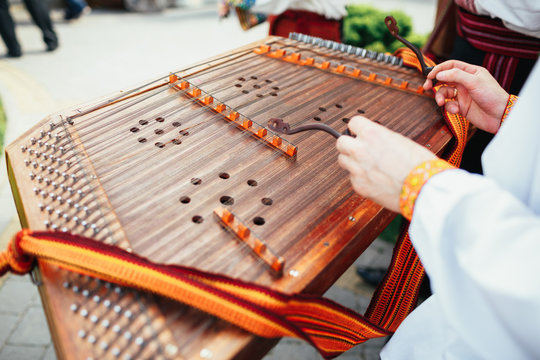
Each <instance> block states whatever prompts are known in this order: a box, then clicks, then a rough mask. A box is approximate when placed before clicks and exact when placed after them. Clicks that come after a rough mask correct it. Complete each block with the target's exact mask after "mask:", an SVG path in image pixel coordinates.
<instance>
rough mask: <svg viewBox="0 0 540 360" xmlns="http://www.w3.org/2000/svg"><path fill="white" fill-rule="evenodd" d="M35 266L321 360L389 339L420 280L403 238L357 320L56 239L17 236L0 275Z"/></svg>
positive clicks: (89, 243)
mask: <svg viewBox="0 0 540 360" xmlns="http://www.w3.org/2000/svg"><path fill="white" fill-rule="evenodd" d="M404 54H405V56H407V57H408V56H409V55H410V54H408V53H406V52H405V53H404ZM409 61H410V60H406V63H408V62H409ZM446 120H447V123H448V126H449V128H450V129H451V131H452V133H453V134H454V135H455V136H456V135H459V137H457V141H456V143H455V144H454V146H453V147H452V151H451V152H450V157H449V161H450V162H453V163H454V165H457V163H458V162H459V158H460V151H462V150H463V146H464V140H465V138H466V129H467V126H466V121H465V120H464V119H463V118H461V117H459V116H455V115H449V114H446ZM36 259H41V260H44V261H47V262H49V263H53V264H56V265H58V266H60V267H62V268H64V269H67V270H70V271H74V272H77V273H82V274H86V275H89V276H92V277H95V278H99V279H102V280H105V281H109V282H114V283H117V284H119V285H122V286H128V287H132V288H135V289H138V290H142V291H149V292H152V293H155V294H158V295H161V296H165V297H168V298H170V299H173V300H176V301H179V302H182V303H184V304H187V305H190V306H193V307H196V308H198V309H200V310H202V311H205V312H207V313H209V314H212V315H215V316H217V317H220V318H222V319H224V320H227V321H229V322H231V323H233V324H235V325H237V326H239V327H241V328H243V329H245V330H247V331H249V332H251V333H253V334H256V335H259V336H263V337H268V338H276V337H284V336H287V337H296V338H299V339H303V340H305V341H307V342H309V343H310V344H312V345H313V346H314V347H315V348H316V349H317V350H318V351H319V352H320V354H321V355H322V356H323V357H325V358H332V357H335V356H337V355H340V354H341V353H343V352H344V351H347V350H348V349H350V348H352V347H353V346H355V345H357V344H360V343H363V342H365V341H366V340H368V339H373V338H377V337H383V336H387V335H390V334H391V333H392V332H393V331H395V329H396V328H397V327H398V326H399V324H400V323H401V322H402V321H403V319H405V317H406V316H407V315H408V314H409V312H410V311H411V310H412V309H413V308H414V305H415V304H416V297H417V292H418V287H419V285H420V282H421V280H422V278H423V276H424V269H423V267H422V265H421V264H420V261H419V260H418V257H417V256H416V253H415V252H414V249H413V247H412V244H411V242H410V240H409V238H408V236H403V237H402V238H401V239H400V240H399V241H398V243H397V245H396V247H395V249H394V256H393V259H392V264H391V266H390V268H389V271H388V272H387V275H386V277H385V279H384V281H383V283H382V285H381V286H379V288H378V289H377V291H376V293H375V295H374V297H373V299H372V301H371V304H370V306H369V308H368V311H367V312H366V315H364V316H362V315H360V314H358V313H356V312H354V311H352V310H350V309H347V308H345V307H343V306H341V305H339V304H337V303H335V302H333V301H331V300H328V299H325V298H320V297H312V296H308V295H303V294H293V295H290V294H284V293H281V292H277V291H274V290H271V289H268V288H265V287H261V286H257V285H254V284H250V283H245V282H242V281H240V280H237V279H231V278H228V277H225V276H222V275H217V274H211V273H206V272H202V271H199V270H196V269H193V268H188V267H183V266H176V265H163V264H155V263H153V262H151V261H149V260H148V259H145V258H142V257H140V256H138V255H136V254H133V253H129V252H126V251H124V250H122V249H120V248H118V247H115V246H111V245H107V244H104V243H101V242H97V241H95V240H93V239H89V238H85V237H81V236H77V235H73V234H69V233H64V232H32V231H30V230H22V231H21V232H19V233H18V234H17V235H16V236H15V237H14V238H13V240H12V242H11V243H10V245H9V246H8V249H7V250H6V251H5V252H3V253H0V275H3V274H5V273H6V272H8V271H10V270H11V271H12V272H15V273H18V274H23V273H25V272H28V271H30V270H31V269H32V265H33V264H34V263H35V260H36Z"/></svg>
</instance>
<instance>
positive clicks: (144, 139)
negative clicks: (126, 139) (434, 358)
mask: <svg viewBox="0 0 540 360" xmlns="http://www.w3.org/2000/svg"><path fill="white" fill-rule="evenodd" d="M137 141H138V142H140V143H141V144H142V143H145V142H146V138H143V137H141V138H138V139H137Z"/></svg>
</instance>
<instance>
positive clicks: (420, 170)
mask: <svg viewBox="0 0 540 360" xmlns="http://www.w3.org/2000/svg"><path fill="white" fill-rule="evenodd" d="M455 168H456V167H455V166H453V165H451V164H449V163H448V162H446V161H445V160H442V159H438V158H437V159H431V160H427V161H424V162H422V163H420V164H419V165H418V166H416V167H415V168H414V169H413V170H412V171H411V172H410V173H409V175H408V176H407V177H406V178H405V181H404V182H403V186H402V187H401V194H400V196H399V210H400V212H401V214H402V215H403V216H404V217H405V218H406V219H407V220H409V221H410V220H411V219H412V215H413V211H414V205H415V203H416V199H417V198H418V195H419V194H420V191H421V190H422V187H423V186H424V185H425V184H426V182H427V181H428V180H429V179H430V178H431V177H432V176H434V175H436V174H438V173H440V172H443V171H445V170H450V169H455Z"/></svg>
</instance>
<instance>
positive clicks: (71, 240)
mask: <svg viewBox="0 0 540 360" xmlns="http://www.w3.org/2000/svg"><path fill="white" fill-rule="evenodd" d="M36 258H39V259H42V260H45V261H47V262H49V263H52V264H55V265H57V266H59V267H61V268H64V269H67V270H70V271H74V272H77V273H81V274H85V275H89V276H92V277H95V278H99V279H102V280H105V281H109V282H113V283H116V284H119V285H122V286H128V287H131V288H135V289H139V290H142V291H148V292H152V293H154V294H157V295H161V296H165V297H168V298H170V299H173V300H176V301H179V302H182V303H184V304H187V305H190V306H193V307H196V308H198V309H200V310H203V311H205V312H207V313H209V314H212V315H215V316H218V317H220V318H222V319H224V320H227V321H229V322H231V323H233V324H235V325H238V326H239V327H241V328H243V329H245V330H247V331H249V332H251V333H253V334H256V335H259V336H263V337H268V338H276V337H284V336H288V337H296V338H300V339H304V340H305V341H307V342H309V343H311V344H312V345H313V346H314V347H315V348H317V350H319V352H320V353H321V355H323V356H324V357H325V358H331V357H334V356H337V355H339V354H341V353H342V352H344V351H346V350H348V349H350V348H351V347H353V346H355V345H356V344H359V343H362V342H364V341H366V340H367V339H371V338H375V337H381V336H386V335H389V332H388V331H385V330H384V329H381V328H379V327H377V326H374V325H371V324H369V322H368V321H367V320H366V319H365V318H364V317H363V316H362V315H360V314H357V313H355V312H354V311H351V310H349V309H347V308H345V307H343V306H341V305H339V304H337V303H334V302H333V301H331V300H328V299H324V298H319V297H310V296H308V295H302V294H295V295H289V294H284V293H280V292H277V291H272V290H270V289H267V288H265V287H261V286H258V285H254V284H248V283H245V282H242V281H239V280H235V279H231V278H228V277H225V276H221V275H217V274H210V273H205V272H201V271H198V270H196V269H192V268H187V267H182V266H176V265H163V264H156V263H153V262H151V261H149V260H147V259H145V258H142V257H140V256H138V255H136V254H133V253H129V252H126V251H124V250H122V249H120V248H118V247H115V246H111V245H107V244H104V243H101V242H98V241H96V240H93V239H89V238H85V237H81V236H77V235H73V234H69V233H64V232H32V231H30V230H22V231H20V232H19V233H18V234H17V235H16V236H15V237H14V238H13V240H12V242H11V243H10V245H9V247H8V249H7V250H6V251H5V252H3V253H1V254H0V270H1V273H0V275H3V274H4V273H6V272H7V271H9V270H11V271H13V272H16V273H19V274H22V273H25V272H28V271H30V270H31V269H32V266H33V261H34V260H35V259H36Z"/></svg>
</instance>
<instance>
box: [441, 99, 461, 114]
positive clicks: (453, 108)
mask: <svg viewBox="0 0 540 360" xmlns="http://www.w3.org/2000/svg"><path fill="white" fill-rule="evenodd" d="M444 109H445V110H446V111H448V112H449V113H450V114H459V113H460V109H459V103H458V102H457V101H448V102H447V103H446V104H445V105H444Z"/></svg>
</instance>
